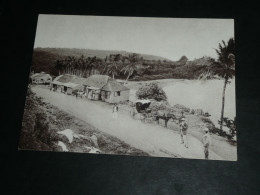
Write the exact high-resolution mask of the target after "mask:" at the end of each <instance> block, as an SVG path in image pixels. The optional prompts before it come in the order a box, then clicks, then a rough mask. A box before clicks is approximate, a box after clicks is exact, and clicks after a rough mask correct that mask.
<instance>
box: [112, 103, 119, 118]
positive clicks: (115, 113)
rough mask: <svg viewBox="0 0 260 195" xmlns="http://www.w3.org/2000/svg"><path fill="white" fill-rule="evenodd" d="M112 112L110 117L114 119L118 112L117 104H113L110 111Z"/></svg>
mask: <svg viewBox="0 0 260 195" xmlns="http://www.w3.org/2000/svg"><path fill="white" fill-rule="evenodd" d="M112 113H113V114H112V117H113V118H114V119H116V118H117V113H118V105H117V104H114V106H113V112H112Z"/></svg>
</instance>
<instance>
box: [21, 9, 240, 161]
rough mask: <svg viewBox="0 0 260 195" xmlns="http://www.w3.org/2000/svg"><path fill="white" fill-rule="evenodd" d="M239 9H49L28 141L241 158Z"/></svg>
mask: <svg viewBox="0 0 260 195" xmlns="http://www.w3.org/2000/svg"><path fill="white" fill-rule="evenodd" d="M234 51H235V39H234V20H233V19H195V18H153V17H108V16H76V15H75V16H74V15H43V14H41V15H39V16H38V23H37V31H36V37H35V43H34V51H33V54H32V55H33V57H32V64H31V71H30V76H29V84H28V91H27V95H26V102H25V108H24V115H23V121H22V129H21V135H20V140H19V147H18V149H19V150H35V151H59V152H77V153H93V154H112V155H132V156H150V157H167V158H188V159H208V160H225V161H236V160H237V146H236V145H237V139H236V104H235V102H236V101H235V100H236V99H235V52H234Z"/></svg>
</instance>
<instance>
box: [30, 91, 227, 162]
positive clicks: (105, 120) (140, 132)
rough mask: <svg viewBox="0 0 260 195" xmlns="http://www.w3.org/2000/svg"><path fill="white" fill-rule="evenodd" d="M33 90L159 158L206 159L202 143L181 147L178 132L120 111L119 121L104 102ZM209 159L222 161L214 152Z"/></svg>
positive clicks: (196, 141)
mask: <svg viewBox="0 0 260 195" xmlns="http://www.w3.org/2000/svg"><path fill="white" fill-rule="evenodd" d="M32 91H33V92H35V93H36V95H37V96H39V97H42V98H43V101H46V102H48V103H50V104H52V105H54V106H57V107H58V108H60V109H61V110H63V111H65V112H67V113H70V114H72V115H74V116H75V117H77V118H79V119H81V120H83V121H86V122H87V123H89V124H91V125H93V126H95V127H96V128H98V129H99V130H100V131H103V132H105V133H108V134H110V135H112V136H114V137H117V138H118V139H120V140H122V141H124V142H126V143H127V144H129V145H132V146H134V147H136V148H138V149H140V150H143V151H145V152H147V153H149V154H150V155H151V156H157V157H176V158H192V159H204V153H203V146H202V143H201V142H200V141H199V140H197V139H196V138H194V137H192V136H189V137H188V140H189V145H190V146H189V148H185V147H184V146H183V144H180V136H179V134H178V133H177V132H175V131H173V130H170V129H166V128H164V127H161V126H159V125H154V124H144V123H142V122H141V121H139V120H134V119H132V118H131V117H130V116H129V115H128V114H127V113H126V112H122V111H120V109H119V113H118V117H117V119H113V118H112V106H110V105H108V104H107V103H103V102H95V101H91V100H83V99H80V98H78V99H76V97H74V96H69V95H65V94H61V93H58V92H52V91H50V90H48V89H45V88H41V87H37V86H36V87H33V88H32ZM210 159H214V160H223V159H222V158H221V157H220V156H218V155H217V154H216V153H214V152H212V151H211V152H210Z"/></svg>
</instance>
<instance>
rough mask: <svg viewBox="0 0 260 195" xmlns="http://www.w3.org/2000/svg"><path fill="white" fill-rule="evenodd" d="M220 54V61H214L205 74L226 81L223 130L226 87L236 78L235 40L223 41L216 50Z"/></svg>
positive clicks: (221, 121) (221, 123)
mask: <svg viewBox="0 0 260 195" xmlns="http://www.w3.org/2000/svg"><path fill="white" fill-rule="evenodd" d="M215 50H216V52H217V54H218V59H217V60H215V59H212V60H211V65H210V66H209V67H208V69H207V71H206V72H207V73H206V74H204V75H206V76H207V77H210V78H212V77H213V76H218V77H219V78H221V79H224V87H223V91H222V107H221V118H220V129H221V130H222V129H223V118H224V107H225V91H226V86H227V84H228V83H230V81H229V80H230V79H232V78H233V77H234V76H235V55H234V53H235V40H234V39H233V38H230V39H229V40H228V42H227V44H226V43H225V41H222V44H221V43H219V46H218V49H215Z"/></svg>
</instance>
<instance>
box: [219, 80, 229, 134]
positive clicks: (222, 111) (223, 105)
mask: <svg viewBox="0 0 260 195" xmlns="http://www.w3.org/2000/svg"><path fill="white" fill-rule="evenodd" d="M227 82H228V80H227V79H225V81H224V87H223V93H222V108H221V118H220V129H221V130H222V129H223V118H224V107H225V91H226V86H227Z"/></svg>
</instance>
